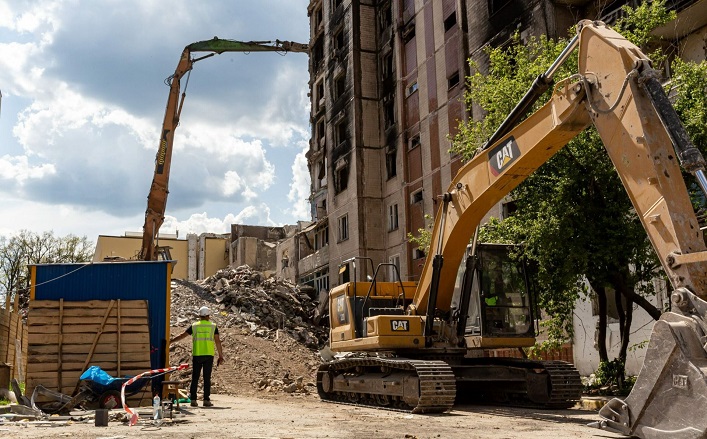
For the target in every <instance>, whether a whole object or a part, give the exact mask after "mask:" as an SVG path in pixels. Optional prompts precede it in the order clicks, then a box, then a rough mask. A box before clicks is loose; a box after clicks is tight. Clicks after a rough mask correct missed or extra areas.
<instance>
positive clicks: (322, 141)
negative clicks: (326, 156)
mask: <svg viewBox="0 0 707 439" xmlns="http://www.w3.org/2000/svg"><path fill="white" fill-rule="evenodd" d="M314 134H315V137H314V140H315V141H316V142H317V146H318V148H317V149H326V122H324V118H323V117H322V118H321V119H319V121H318V122H317V131H316V132H315V133H314Z"/></svg>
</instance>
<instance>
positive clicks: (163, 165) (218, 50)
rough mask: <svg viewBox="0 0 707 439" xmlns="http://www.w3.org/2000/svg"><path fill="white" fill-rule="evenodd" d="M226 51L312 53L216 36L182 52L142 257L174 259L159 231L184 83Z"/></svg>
mask: <svg viewBox="0 0 707 439" xmlns="http://www.w3.org/2000/svg"><path fill="white" fill-rule="evenodd" d="M195 52H211V53H209V54H208V55H204V56H202V57H199V58H192V56H191V55H192V53H195ZM224 52H248V53H250V52H278V53H283V54H284V53H287V52H300V53H309V47H308V45H307V44H302V43H295V42H292V41H280V40H275V41H235V40H226V39H221V38H218V37H214V38H212V39H210V40H205V41H197V42H196V43H192V44H189V45H188V46H186V47H185V48H184V50H183V51H182V56H181V57H180V58H179V64H177V68H176V70H175V71H174V74H173V75H171V76H169V77H168V78H167V79H166V80H165V83H166V84H167V85H168V86H169V98H168V99H167V108H166V110H165V114H164V122H163V123H162V132H161V133H160V143H159V147H158V149H157V157H156V158H155V172H154V175H153V177H152V184H151V186H150V193H149V194H148V196H147V210H146V211H145V224H144V226H143V233H142V246H141V248H140V253H139V254H138V259H140V260H144V261H156V260H158V259H171V255H170V252H169V247H167V246H159V245H158V242H157V237H158V232H159V230H160V227H161V226H162V223H163V222H164V213H165V209H166V207H167V194H168V193H169V190H168V185H169V171H170V166H171V163H172V147H173V145H174V131H175V130H176V129H177V126H178V125H179V117H180V114H181V113H182V106H183V104H184V98H185V97H186V86H185V91H184V92H182V93H181V98H180V82H181V79H182V78H183V77H184V76H185V75H187V85H188V84H189V76H188V75H190V74H191V70H192V68H193V66H194V63H196V62H197V61H201V60H203V59H206V58H210V57H212V56H214V55H217V54H218V55H220V54H222V53H224Z"/></svg>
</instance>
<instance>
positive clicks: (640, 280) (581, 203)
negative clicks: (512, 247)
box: [452, 1, 707, 367]
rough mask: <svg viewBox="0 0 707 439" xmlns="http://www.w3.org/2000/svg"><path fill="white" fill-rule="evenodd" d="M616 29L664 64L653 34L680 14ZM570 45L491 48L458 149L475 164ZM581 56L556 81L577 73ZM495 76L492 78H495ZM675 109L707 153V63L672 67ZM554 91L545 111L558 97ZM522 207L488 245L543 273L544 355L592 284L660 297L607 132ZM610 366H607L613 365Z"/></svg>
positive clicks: (579, 148) (630, 21)
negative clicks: (516, 246) (518, 247)
mask: <svg viewBox="0 0 707 439" xmlns="http://www.w3.org/2000/svg"><path fill="white" fill-rule="evenodd" d="M624 12H625V16H624V17H623V18H621V19H620V20H619V21H618V22H617V23H616V25H615V26H614V28H615V29H616V30H617V31H618V32H620V33H622V34H623V35H624V36H626V37H627V39H629V40H631V41H632V42H633V43H635V44H637V45H638V46H639V47H641V48H642V49H643V50H644V51H647V53H650V57H651V58H652V59H653V61H654V65H655V66H659V65H660V63H663V62H664V61H665V60H666V55H665V54H664V52H662V51H661V50H660V44H661V41H660V40H659V39H657V38H656V37H654V36H653V35H651V33H650V32H651V30H653V29H654V28H656V27H658V26H661V25H663V24H665V23H667V22H668V21H670V20H672V19H674V18H675V14H674V13H673V12H666V10H665V1H655V2H650V3H649V2H644V3H643V4H642V5H641V6H639V7H638V8H636V9H631V8H627V7H625V8H624ZM566 45H567V41H566V40H563V39H559V40H557V41H553V40H550V39H548V38H546V37H544V36H541V37H535V38H532V37H531V38H530V39H528V40H527V41H525V42H523V43H522V44H521V42H520V38H519V37H518V36H517V35H516V36H515V37H514V39H513V44H512V45H511V46H510V47H503V48H493V47H488V48H487V49H486V52H485V53H486V55H487V57H488V67H487V68H485V66H484V65H480V64H479V63H475V62H471V74H470V76H469V77H468V78H467V84H468V91H467V92H466V93H465V104H466V106H467V108H472V109H473V113H474V115H475V116H476V115H478V114H483V115H484V117H483V118H480V117H478V116H477V117H475V118H473V119H472V120H469V121H468V122H465V123H462V124H461V125H460V129H459V132H458V134H457V135H456V136H454V138H453V139H452V152H454V153H458V154H461V155H462V157H463V158H464V159H466V160H468V159H470V158H472V157H474V155H475V154H476V153H477V152H478V151H479V149H480V148H481V147H483V145H484V143H485V142H486V139H488V138H489V136H490V135H491V134H492V133H493V132H494V131H495V130H496V128H497V127H498V126H499V125H500V123H501V122H502V121H503V120H504V119H505V118H506V116H507V115H508V114H509V113H510V111H511V110H512V109H513V108H514V107H515V105H516V104H517V102H518V101H519V100H520V98H521V97H522V96H523V94H524V93H525V92H526V91H527V90H528V88H529V87H530V85H531V84H532V82H533V81H534V79H535V78H536V77H537V76H538V75H539V74H541V73H543V72H545V71H546V70H547V68H548V67H549V66H550V65H551V63H552V62H553V61H554V60H555V59H556V58H557V56H558V55H559V53H560V52H561V51H562V50H563V49H564V48H565V47H566ZM576 66H577V58H576V54H575V55H573V56H572V57H570V59H569V60H568V61H567V62H566V63H565V64H564V65H563V66H562V68H561V69H560V71H558V72H557V74H556V78H565V77H569V76H570V75H572V74H575V73H576V72H577V67H576ZM486 72H487V73H486ZM672 72H673V74H674V81H673V83H672V86H673V89H674V91H676V92H677V96H676V97H675V108H676V111H677V112H678V114H679V115H680V116H681V118H682V119H683V121H684V123H685V126H686V128H687V129H688V132H689V133H690V135H691V136H692V137H693V138H694V139H695V140H694V141H695V143H696V145H697V146H698V147H699V148H700V149H701V150H703V151H704V150H706V149H707V104H706V99H707V66H706V65H705V63H704V62H703V63H701V64H695V63H688V62H683V61H679V60H678V61H675V62H673V64H672ZM551 92H552V90H550V91H548V92H547V93H546V95H545V96H543V97H541V98H540V99H539V100H538V103H537V104H536V108H537V107H539V106H540V105H541V104H542V103H543V102H546V101H547V100H548V99H549V98H550V93H551ZM511 197H512V198H513V199H514V200H515V203H516V206H517V211H516V213H515V214H514V215H513V216H511V217H510V218H507V219H505V220H504V221H498V220H492V221H490V222H489V223H488V224H487V225H485V226H484V227H482V229H481V238H480V239H481V241H486V242H523V243H525V245H524V247H523V248H524V250H523V251H524V253H525V257H526V258H527V259H528V260H529V261H531V262H532V263H533V264H534V265H535V266H536V267H537V276H536V282H537V287H538V288H537V289H538V292H539V305H540V307H541V308H542V309H543V310H544V311H545V313H547V317H548V320H547V321H546V322H544V324H543V330H544V331H545V332H546V334H547V335H548V337H549V340H548V341H547V342H545V343H544V345H541V346H538V348H537V349H543V348H549V347H552V346H558V345H560V344H561V343H562V342H564V341H566V340H568V339H569V338H570V337H571V336H572V312H573V310H574V304H575V302H576V300H577V298H579V297H581V296H583V295H586V294H587V291H588V286H587V282H589V284H590V285H597V286H599V285H601V286H610V287H612V288H614V289H615V290H618V288H616V285H615V284H616V283H617V282H619V283H621V284H622V285H624V286H626V288H629V289H631V290H633V289H637V290H638V291H639V292H640V294H642V295H650V294H653V283H652V282H650V279H651V278H653V277H654V276H655V273H656V270H657V269H659V267H660V264H659V262H658V260H657V258H656V257H655V254H654V252H653V250H652V247H651V245H650V242H649V240H648V238H647V236H646V233H645V231H644V229H643V227H642V225H641V223H640V220H639V218H638V217H637V215H636V213H635V211H634V210H633V208H632V205H631V202H630V200H629V198H628V196H627V194H626V192H625V190H624V189H623V186H622V184H621V182H620V180H619V177H618V175H617V174H616V171H615V169H614V167H613V164H612V163H611V161H610V159H609V157H608V155H607V154H606V152H605V151H604V146H603V143H602V142H601V140H600V139H599V136H598V134H597V132H596V130H594V129H593V128H590V129H587V130H585V131H584V132H582V133H581V134H580V135H579V136H577V137H575V138H574V139H573V140H572V141H571V142H569V143H568V144H567V146H566V147H565V148H563V149H562V150H560V152H558V153H557V154H556V155H555V156H554V157H553V158H552V159H550V160H549V161H548V162H547V163H545V164H544V165H543V166H542V167H540V169H538V170H537V171H536V172H535V173H533V174H532V175H531V176H530V177H528V178H527V179H526V180H525V181H524V182H523V183H522V184H521V185H520V186H518V187H517V188H516V189H515V190H514V191H513V192H512V193H511ZM629 267H631V269H629ZM606 367H608V366H606Z"/></svg>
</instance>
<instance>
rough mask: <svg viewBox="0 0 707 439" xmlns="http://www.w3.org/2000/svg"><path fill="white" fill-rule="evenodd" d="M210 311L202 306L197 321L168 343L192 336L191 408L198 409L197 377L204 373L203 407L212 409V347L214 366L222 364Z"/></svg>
mask: <svg viewBox="0 0 707 439" xmlns="http://www.w3.org/2000/svg"><path fill="white" fill-rule="evenodd" d="M210 317H211V310H210V309H209V308H208V307H206V306H202V307H201V308H199V321H198V322H194V323H193V324H192V325H191V326H189V327H188V328H187V329H186V331H184V332H183V333H182V334H180V335H178V336H176V337H174V338H173V339H172V340H170V341H169V344H170V345H171V344H172V343H174V342H177V341H179V340H181V339H183V338H185V337H186V336H188V335H191V336H192V373H191V386H190V388H189V399H191V406H192V407H198V406H199V404H197V402H196V389H197V387H198V385H199V375H200V374H201V371H202V369H203V371H204V407H212V406H213V405H214V404H213V403H212V402H211V399H210V396H211V370H212V369H213V367H214V353H215V352H214V351H215V349H214V346H215V347H216V349H217V350H218V361H217V362H216V365H217V366H218V365H220V364H221V363H223V362H224V360H225V358H224V356H223V350H222V349H221V339H220V338H219V335H218V328H217V327H216V324H215V323H213V322H211V321H210V320H209V319H210Z"/></svg>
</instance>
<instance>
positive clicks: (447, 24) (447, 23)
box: [444, 11, 457, 32]
mask: <svg viewBox="0 0 707 439" xmlns="http://www.w3.org/2000/svg"><path fill="white" fill-rule="evenodd" d="M455 24H457V11H454V12H452V13H451V14H450V15H449V17H447V18H445V19H444V31H445V32H447V31H449V29H451V28H453V27H454V25H455Z"/></svg>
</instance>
